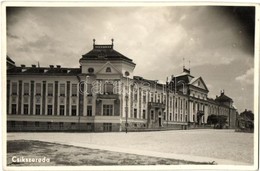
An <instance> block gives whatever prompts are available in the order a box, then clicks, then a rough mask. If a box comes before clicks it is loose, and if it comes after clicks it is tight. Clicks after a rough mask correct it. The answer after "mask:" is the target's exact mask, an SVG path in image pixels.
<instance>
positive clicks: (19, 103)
mask: <svg viewBox="0 0 260 171" xmlns="http://www.w3.org/2000/svg"><path fill="white" fill-rule="evenodd" d="M22 86H23V81H22V80H19V88H18V115H20V114H22V91H23V88H22Z"/></svg>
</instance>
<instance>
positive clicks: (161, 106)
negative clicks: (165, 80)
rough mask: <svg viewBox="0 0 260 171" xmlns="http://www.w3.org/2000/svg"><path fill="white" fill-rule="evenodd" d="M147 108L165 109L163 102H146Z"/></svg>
mask: <svg viewBox="0 0 260 171" xmlns="http://www.w3.org/2000/svg"><path fill="white" fill-rule="evenodd" d="M148 106H149V108H156V109H165V104H164V103H156V102H148Z"/></svg>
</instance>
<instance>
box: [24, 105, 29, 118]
mask: <svg viewBox="0 0 260 171" xmlns="http://www.w3.org/2000/svg"><path fill="white" fill-rule="evenodd" d="M23 114H24V115H28V104H25V105H23Z"/></svg>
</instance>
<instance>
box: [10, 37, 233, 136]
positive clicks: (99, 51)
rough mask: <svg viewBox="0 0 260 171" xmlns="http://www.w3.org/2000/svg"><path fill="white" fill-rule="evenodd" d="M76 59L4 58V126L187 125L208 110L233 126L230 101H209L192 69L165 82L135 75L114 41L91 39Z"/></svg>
mask: <svg viewBox="0 0 260 171" xmlns="http://www.w3.org/2000/svg"><path fill="white" fill-rule="evenodd" d="M79 63H80V67H79V68H63V67H61V66H59V65H57V66H54V65H50V67H39V66H36V65H32V66H31V67H27V66H25V65H21V66H16V65H15V62H14V61H12V60H11V59H10V58H9V57H7V91H6V92H7V130H8V131H97V132H100V131H125V130H126V128H127V129H128V130H144V129H187V128H196V127H202V126H203V125H205V124H207V118H208V116H209V115H211V114H216V115H226V116H228V124H227V125H228V127H229V128H234V127H235V119H236V109H235V108H234V107H233V101H232V99H231V98H229V97H228V96H226V95H225V94H224V91H223V92H221V95H220V96H219V97H217V98H216V99H209V98H208V92H209V90H208V88H207V86H206V84H205V82H204V81H203V79H202V78H201V77H194V76H192V75H191V73H190V69H186V68H185V67H184V68H183V73H181V74H179V75H175V76H172V77H171V79H169V80H167V81H166V83H165V84H161V83H158V82H157V81H155V80H147V79H144V78H143V77H140V76H134V75H133V71H134V68H135V66H136V64H135V63H134V62H133V61H132V59H130V58H128V57H126V56H124V55H122V54H120V53H119V52H117V51H116V50H114V45H113V40H112V44H109V45H97V44H95V40H94V42H93V49H92V50H91V51H89V52H88V53H86V54H84V55H82V58H81V59H80V60H79Z"/></svg>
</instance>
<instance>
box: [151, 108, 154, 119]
mask: <svg viewBox="0 0 260 171" xmlns="http://www.w3.org/2000/svg"><path fill="white" fill-rule="evenodd" d="M151 119H152V120H154V113H153V110H151Z"/></svg>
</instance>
